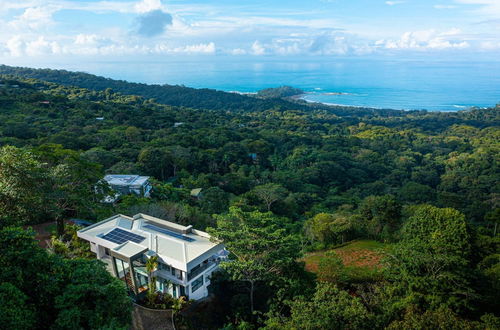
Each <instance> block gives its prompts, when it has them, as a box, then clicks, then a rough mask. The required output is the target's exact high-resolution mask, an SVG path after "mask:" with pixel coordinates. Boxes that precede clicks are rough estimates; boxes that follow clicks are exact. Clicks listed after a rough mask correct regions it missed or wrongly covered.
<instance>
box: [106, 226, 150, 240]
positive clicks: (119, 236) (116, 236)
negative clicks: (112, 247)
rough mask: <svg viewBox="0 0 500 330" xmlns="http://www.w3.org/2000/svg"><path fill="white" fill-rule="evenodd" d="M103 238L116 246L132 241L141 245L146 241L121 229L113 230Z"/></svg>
mask: <svg viewBox="0 0 500 330" xmlns="http://www.w3.org/2000/svg"><path fill="white" fill-rule="evenodd" d="M102 238H104V239H105V240H108V241H110V242H113V243H116V244H122V243H125V242H128V241H132V242H134V243H140V242H142V241H144V240H145V239H146V238H145V237H142V236H141V235H137V234H134V233H131V232H129V231H125V230H123V229H120V228H115V229H113V230H112V231H110V232H109V233H107V234H106V235H104V236H103V237H102Z"/></svg>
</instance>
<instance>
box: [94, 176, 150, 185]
mask: <svg viewBox="0 0 500 330" xmlns="http://www.w3.org/2000/svg"><path fill="white" fill-rule="evenodd" d="M104 180H105V181H106V182H107V183H108V184H110V185H113V186H142V185H143V184H144V183H145V182H146V181H148V180H149V176H140V175H136V174H108V175H106V176H105V177H104Z"/></svg>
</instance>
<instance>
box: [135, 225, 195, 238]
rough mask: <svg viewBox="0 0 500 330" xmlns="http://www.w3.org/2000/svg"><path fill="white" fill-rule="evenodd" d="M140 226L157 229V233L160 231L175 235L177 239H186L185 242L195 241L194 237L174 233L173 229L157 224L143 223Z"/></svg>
mask: <svg viewBox="0 0 500 330" xmlns="http://www.w3.org/2000/svg"><path fill="white" fill-rule="evenodd" d="M142 227H143V228H147V229H151V230H154V231H157V232H159V233H162V234H165V235H168V236H172V237H175V238H178V239H182V240H184V241H187V242H194V241H195V239H194V238H191V237H187V236H185V235H182V234H179V233H176V232H175V231H171V230H168V229H165V228H161V227H158V226H155V225H150V224H146V225H143V226H142Z"/></svg>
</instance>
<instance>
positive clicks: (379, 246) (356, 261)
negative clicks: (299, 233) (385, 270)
mask: <svg viewBox="0 0 500 330" xmlns="http://www.w3.org/2000/svg"><path fill="white" fill-rule="evenodd" d="M386 248H387V244H384V243H380V242H377V241H372V240H356V241H352V242H349V243H348V244H346V245H344V246H341V247H339V248H335V249H331V250H326V251H319V252H312V253H308V254H307V255H306V256H305V257H304V258H303V261H304V262H305V263H306V269H307V270H308V271H310V272H313V273H317V272H318V267H319V264H320V262H321V260H323V259H325V258H328V257H329V255H331V253H332V252H334V253H335V254H336V255H337V256H339V257H340V258H341V259H342V263H343V264H344V266H345V267H346V268H348V269H350V270H351V271H353V272H356V273H359V272H363V271H365V270H366V272H374V271H375V272H376V271H378V270H380V269H381V268H382V265H381V260H382V257H383V255H382V252H383V251H384V250H385V249H386ZM356 268H361V269H356Z"/></svg>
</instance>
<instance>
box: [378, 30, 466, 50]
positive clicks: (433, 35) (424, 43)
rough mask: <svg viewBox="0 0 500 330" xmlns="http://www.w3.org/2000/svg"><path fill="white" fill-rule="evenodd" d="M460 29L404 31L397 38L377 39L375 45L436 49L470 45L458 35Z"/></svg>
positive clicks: (409, 48)
mask: <svg viewBox="0 0 500 330" xmlns="http://www.w3.org/2000/svg"><path fill="white" fill-rule="evenodd" d="M460 33H461V30H459V29H456V28H453V29H450V30H447V31H443V32H438V31H436V30H433V29H431V30H421V31H413V32H405V33H404V34H403V35H402V36H401V38H400V39H397V40H378V41H377V42H376V43H375V45H376V46H378V47H381V48H385V49H393V50H436V49H441V50H443V49H461V48H467V47H469V46H470V44H469V42H467V41H466V40H464V39H463V38H462V37H461V36H460Z"/></svg>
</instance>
